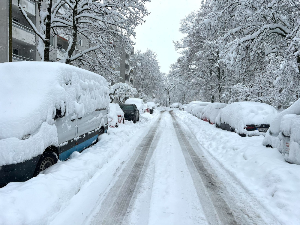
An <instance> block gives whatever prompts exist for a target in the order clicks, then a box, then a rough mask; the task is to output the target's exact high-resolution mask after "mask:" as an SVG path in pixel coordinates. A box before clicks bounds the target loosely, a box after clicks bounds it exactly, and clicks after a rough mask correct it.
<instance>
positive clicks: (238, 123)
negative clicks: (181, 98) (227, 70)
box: [187, 101, 277, 137]
mask: <svg viewBox="0 0 300 225" xmlns="http://www.w3.org/2000/svg"><path fill="white" fill-rule="evenodd" d="M187 111H188V112H190V113H191V114H193V115H194V116H197V117H198V118H199V119H202V120H204V121H207V122H209V123H211V124H216V127H218V128H221V129H223V130H228V131H232V132H236V133H238V134H239V135H240V136H243V137H245V136H253V135H261V134H265V133H266V132H267V130H268V128H269V126H270V122H271V121H272V119H273V118H274V117H275V116H276V114H277V110H276V109H275V108H274V107H272V106H270V105H268V104H264V103H259V102H235V103H231V104H228V105H227V104H225V103H207V102H195V101H194V102H191V103H190V104H189V105H188V107H187Z"/></svg>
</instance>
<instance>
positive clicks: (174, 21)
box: [135, 0, 201, 73]
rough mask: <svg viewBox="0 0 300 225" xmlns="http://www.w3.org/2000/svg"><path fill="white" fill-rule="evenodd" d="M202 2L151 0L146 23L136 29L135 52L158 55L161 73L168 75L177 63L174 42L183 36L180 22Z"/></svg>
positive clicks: (198, 0)
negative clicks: (150, 51)
mask: <svg viewBox="0 0 300 225" xmlns="http://www.w3.org/2000/svg"><path fill="white" fill-rule="evenodd" d="M200 2H201V0H151V2H150V3H148V4H147V8H148V11H149V12H150V13H151V14H150V15H149V16H147V17H146V18H145V19H146V23H144V24H142V25H140V26H139V27H138V28H137V29H136V33H137V34H136V39H135V42H136V45H135V51H136V50H141V51H142V52H145V51H146V50H147V49H151V50H152V51H154V52H155V53H156V54H157V59H158V61H159V65H160V67H161V72H164V73H168V72H169V68H170V65H171V64H172V63H174V62H176V60H177V58H178V57H179V54H177V53H176V51H175V48H174V44H173V41H179V40H180V38H182V37H183V35H182V34H181V33H180V32H179V27H180V21H181V20H182V19H184V18H185V17H186V16H187V15H188V14H189V13H191V12H192V11H194V10H197V9H199V8H200Z"/></svg>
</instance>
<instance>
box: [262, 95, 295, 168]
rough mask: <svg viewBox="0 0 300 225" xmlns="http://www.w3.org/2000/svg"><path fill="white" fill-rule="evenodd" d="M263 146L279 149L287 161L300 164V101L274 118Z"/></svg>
mask: <svg viewBox="0 0 300 225" xmlns="http://www.w3.org/2000/svg"><path fill="white" fill-rule="evenodd" d="M263 145H265V146H267V147H273V148H277V149H278V151H279V152H280V153H282V154H283V155H284V158H285V160H286V161H288V162H291V163H296V164H300V100H298V101H296V102H295V103H294V104H293V105H291V106H290V107H289V108H287V109H286V110H284V111H282V112H281V113H279V114H278V115H277V116H276V117H275V118H274V120H273V121H272V122H271V125H270V128H269V130H268V132H267V134H266V136H265V138H264V140H263Z"/></svg>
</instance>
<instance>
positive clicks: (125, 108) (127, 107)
mask: <svg viewBox="0 0 300 225" xmlns="http://www.w3.org/2000/svg"><path fill="white" fill-rule="evenodd" d="M120 107H121V108H122V109H123V110H126V111H129V110H134V107H133V105H122V106H120Z"/></svg>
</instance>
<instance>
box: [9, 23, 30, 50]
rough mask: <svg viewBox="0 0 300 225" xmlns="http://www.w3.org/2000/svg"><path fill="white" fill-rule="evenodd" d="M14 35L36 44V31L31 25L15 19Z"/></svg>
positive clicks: (25, 41) (20, 39)
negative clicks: (27, 25)
mask: <svg viewBox="0 0 300 225" xmlns="http://www.w3.org/2000/svg"><path fill="white" fill-rule="evenodd" d="M12 36H13V38H14V39H17V40H19V41H22V42H24V43H27V44H30V45H35V33H34V32H33V30H32V29H30V28H29V27H26V26H24V25H23V24H20V23H18V22H16V21H13V27H12Z"/></svg>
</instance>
